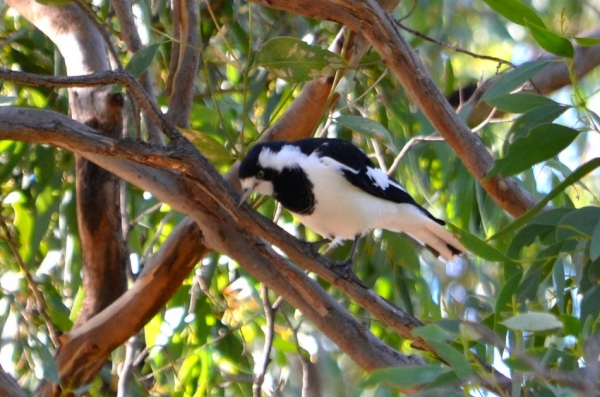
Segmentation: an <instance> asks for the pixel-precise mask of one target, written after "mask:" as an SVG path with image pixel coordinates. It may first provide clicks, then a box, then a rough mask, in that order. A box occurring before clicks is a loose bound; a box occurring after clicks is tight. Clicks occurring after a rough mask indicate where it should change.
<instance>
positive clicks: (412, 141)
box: [387, 136, 444, 175]
mask: <svg viewBox="0 0 600 397" xmlns="http://www.w3.org/2000/svg"><path fill="white" fill-rule="evenodd" d="M442 141H444V138H442V137H441V136H413V137H412V138H410V139H409V141H408V142H406V145H404V147H403V148H402V150H401V151H400V153H398V155H397V156H396V158H395V159H394V162H393V163H392V165H391V166H390V169H389V170H388V171H387V174H388V175H391V174H392V173H393V172H394V171H396V168H397V167H398V165H399V164H400V161H402V159H403V158H404V156H406V154H407V153H408V151H409V150H410V149H411V148H412V147H413V146H416V145H418V144H420V143H423V142H442Z"/></svg>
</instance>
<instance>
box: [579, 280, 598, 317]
mask: <svg viewBox="0 0 600 397" xmlns="http://www.w3.org/2000/svg"><path fill="white" fill-rule="evenodd" d="M598 314H600V285H595V286H594V287H593V288H591V289H590V290H589V291H587V292H586V293H585V294H583V298H582V299H581V319H582V320H583V321H586V320H587V318H588V317H591V318H592V319H593V320H596V319H597V318H598Z"/></svg>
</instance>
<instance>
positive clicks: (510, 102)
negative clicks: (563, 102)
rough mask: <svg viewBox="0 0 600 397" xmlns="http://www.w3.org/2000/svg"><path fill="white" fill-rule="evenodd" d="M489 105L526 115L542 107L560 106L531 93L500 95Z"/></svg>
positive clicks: (490, 101) (489, 101)
mask: <svg viewBox="0 0 600 397" xmlns="http://www.w3.org/2000/svg"><path fill="white" fill-rule="evenodd" d="M487 103H489V104H490V105H491V106H494V107H497V108H498V109H500V110H504V111H505V112H509V113H525V112H527V111H529V110H531V109H535V108H539V107H540V106H553V107H555V106H560V105H559V104H558V103H556V102H554V101H553V100H552V99H550V98H546V97H545V96H543V95H538V94H531V93H529V92H518V93H516V94H504V95H499V96H496V97H493V98H490V99H489V100H488V101H487ZM561 108H562V106H561ZM550 121H552V120H550Z"/></svg>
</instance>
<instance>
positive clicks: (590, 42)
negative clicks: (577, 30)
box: [575, 37, 600, 47]
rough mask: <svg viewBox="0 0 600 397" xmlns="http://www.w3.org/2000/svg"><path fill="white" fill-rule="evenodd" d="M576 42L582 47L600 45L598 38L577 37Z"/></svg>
mask: <svg viewBox="0 0 600 397" xmlns="http://www.w3.org/2000/svg"><path fill="white" fill-rule="evenodd" d="M575 41H576V42H577V44H579V45H580V46H582V47H593V46H595V45H598V44H600V39H599V38H596V37H575Z"/></svg>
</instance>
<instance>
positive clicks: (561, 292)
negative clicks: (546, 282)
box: [552, 258, 566, 314]
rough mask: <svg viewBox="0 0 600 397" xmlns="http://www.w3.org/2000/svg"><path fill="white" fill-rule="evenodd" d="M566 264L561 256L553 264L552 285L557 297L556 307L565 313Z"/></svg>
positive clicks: (561, 312)
mask: <svg viewBox="0 0 600 397" xmlns="http://www.w3.org/2000/svg"><path fill="white" fill-rule="evenodd" d="M565 284H566V283H565V266H564V264H563V261H562V259H561V258H558V259H557V260H556V261H555V262H554V266H552V286H553V287H554V296H555V297H556V307H557V308H558V312H559V313H560V314H564V313H565Z"/></svg>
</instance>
